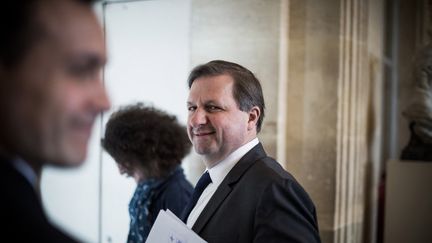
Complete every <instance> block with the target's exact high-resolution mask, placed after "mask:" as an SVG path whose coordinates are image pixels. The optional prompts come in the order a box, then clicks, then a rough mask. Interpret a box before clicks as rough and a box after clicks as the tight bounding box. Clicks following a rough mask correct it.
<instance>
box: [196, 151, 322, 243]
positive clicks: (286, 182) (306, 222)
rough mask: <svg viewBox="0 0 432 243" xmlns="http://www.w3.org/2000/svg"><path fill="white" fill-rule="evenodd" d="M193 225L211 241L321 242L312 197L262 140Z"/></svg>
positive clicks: (203, 236) (219, 188)
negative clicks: (267, 152)
mask: <svg viewBox="0 0 432 243" xmlns="http://www.w3.org/2000/svg"><path fill="white" fill-rule="evenodd" d="M192 229H193V230H194V231H195V232H196V233H198V234H199V235H200V236H201V237H202V238H203V239H205V240H206V241H208V242H209V243H229V242H241V243H246V242H255V243H258V242H262V243H271V242H320V237H319V233H318V225H317V220H316V212H315V206H314V204H313V202H312V201H311V199H310V198H309V196H308V194H307V193H306V192H305V191H304V190H303V188H302V187H301V186H300V184H299V183H298V182H297V181H296V180H295V179H294V177H293V176H292V175H291V174H289V173H288V172H287V171H285V170H284V169H283V168H282V167H281V166H280V165H279V164H278V163H277V162H276V161H275V160H274V159H272V158H270V157H267V155H266V153H265V152H264V149H263V147H262V145H261V144H258V145H256V146H255V147H254V148H253V149H252V150H250V151H249V152H248V153H247V154H246V155H244V156H243V158H241V159H240V161H239V162H238V163H237V164H236V165H235V166H234V167H233V168H232V169H231V171H230V172H229V173H228V175H227V176H226V177H225V179H224V180H223V181H222V183H221V184H220V185H219V187H218V189H217V190H216V192H215V193H214V195H213V197H212V198H211V199H210V201H209V203H208V204H207V205H206V207H205V208H204V210H203V211H202V213H201V215H200V216H199V217H198V219H197V221H196V222H195V224H194V226H193V227H192Z"/></svg>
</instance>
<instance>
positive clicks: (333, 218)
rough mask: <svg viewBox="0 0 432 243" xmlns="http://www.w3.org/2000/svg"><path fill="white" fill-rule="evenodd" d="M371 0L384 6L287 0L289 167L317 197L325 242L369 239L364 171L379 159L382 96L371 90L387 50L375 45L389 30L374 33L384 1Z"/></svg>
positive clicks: (357, 0)
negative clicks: (375, 154)
mask: <svg viewBox="0 0 432 243" xmlns="http://www.w3.org/2000/svg"><path fill="white" fill-rule="evenodd" d="M371 4H374V5H377V6H378V7H380V8H378V9H377V10H373V9H372V8H369V2H368V1H362V0H333V1H325V2H323V1H318V0H317V1H301V0H292V1H289V7H288V22H289V31H288V50H287V55H288V66H287V74H288V78H287V88H286V95H285V96H286V97H287V98H286V107H285V109H286V114H287V115H286V133H285V135H286V139H285V142H286V146H285V149H286V153H285V155H286V159H287V164H286V167H287V169H288V170H289V171H291V172H292V173H293V174H294V175H295V176H296V177H297V178H298V180H299V181H300V182H301V184H302V185H304V187H305V188H306V190H307V191H308V192H309V193H310V194H311V196H312V198H313V200H314V201H315V203H316V206H317V209H318V218H319V226H320V232H321V237H322V241H323V242H362V240H363V235H364V228H363V227H364V225H365V216H366V213H367V212H365V205H366V203H367V202H366V200H367V199H368V198H369V197H366V195H365V190H366V189H369V188H367V187H366V182H369V181H370V179H371V178H372V177H371V176H372V175H371V174H366V172H367V170H368V168H370V167H372V166H370V164H371V163H375V164H377V163H378V161H377V159H376V158H374V159H372V158H371V157H370V156H369V154H370V151H369V149H370V146H371V144H372V140H373V139H375V140H378V141H379V138H377V137H375V138H374V137H373V133H377V132H379V130H372V129H371V127H370V125H371V122H370V120H373V118H374V116H373V115H376V114H377V113H376V111H377V110H379V109H373V108H377V107H379V106H380V104H381V102H375V103H373V101H374V100H373V97H376V95H378V96H379V95H380V94H374V93H373V92H371V90H373V89H374V88H376V87H380V86H379V85H380V84H381V85H382V75H381V66H380V64H379V63H380V61H381V60H380V59H381V58H382V57H381V55H380V54H377V53H375V52H374V51H371V50H369V48H371V47H370V46H369V45H371V46H372V48H374V50H375V49H377V50H376V51H378V52H379V51H381V50H382V47H381V46H382V40H383V37H382V35H381V36H378V35H375V36H374V37H375V38H371V39H369V38H368V37H369V36H368V35H369V34H370V33H371V32H372V33H375V34H376V32H374V30H375V29H380V28H382V25H383V21H382V20H381V19H379V17H378V18H376V17H375V18H373V16H374V14H378V16H382V13H379V12H377V13H374V12H373V11H379V10H382V1H374V3H371ZM369 21H376V22H374V23H373V24H374V25H371V24H369ZM376 41H378V42H376ZM372 81H376V82H380V83H378V86H376V85H377V84H375V83H372ZM380 90H381V89H380ZM374 106H375V107H374ZM378 117H379V115H378ZM375 146H377V145H375ZM378 146H379V144H378ZM375 184H376V183H375ZM375 188H376V187H373V188H372V189H371V190H372V191H373V190H374V189H375ZM366 193H368V194H369V193H370V192H369V191H368V192H366Z"/></svg>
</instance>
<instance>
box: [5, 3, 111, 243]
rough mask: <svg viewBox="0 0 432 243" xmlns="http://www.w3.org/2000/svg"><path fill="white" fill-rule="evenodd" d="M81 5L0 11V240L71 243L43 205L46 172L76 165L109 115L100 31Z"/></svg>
mask: <svg viewBox="0 0 432 243" xmlns="http://www.w3.org/2000/svg"><path fill="white" fill-rule="evenodd" d="M90 2H91V1H85V0H15V1H7V2H6V3H3V4H2V7H1V10H0V16H1V17H0V18H1V20H0V24H1V25H0V31H1V33H2V38H1V40H0V48H1V53H0V79H1V83H0V85H1V87H0V113H1V114H2V119H1V120H0V194H1V195H2V200H0V210H1V221H2V225H3V226H2V228H1V232H0V237H2V239H5V238H6V239H9V240H10V241H13V242H75V241H74V240H73V239H71V238H70V237H69V236H67V235H65V234H64V233H63V232H61V231H60V230H58V229H57V228H56V227H54V226H52V225H51V224H50V223H49V222H48V219H47V217H46V216H45V214H44V211H43V209H42V205H41V202H40V195H39V192H40V188H39V181H40V174H41V170H42V168H43V167H44V166H45V165H47V164H50V165H55V166H61V167H74V166H78V165H81V164H82V162H83V161H84V159H85V157H86V154H87V144H88V140H89V137H90V134H91V130H92V126H93V123H94V121H95V118H96V116H97V115H98V114H99V113H100V112H102V111H104V110H106V109H108V108H109V106H110V104H109V100H108V98H107V95H106V92H105V89H104V87H103V84H102V81H101V75H100V74H101V68H102V67H103V65H104V64H105V62H106V54H105V46H104V40H103V35H102V29H101V27H100V25H99V23H98V21H97V18H96V16H95V15H94V13H93V11H92V8H91V3H90Z"/></svg>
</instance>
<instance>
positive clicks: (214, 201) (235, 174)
mask: <svg viewBox="0 0 432 243" xmlns="http://www.w3.org/2000/svg"><path fill="white" fill-rule="evenodd" d="M266 156H267V155H266V153H265V151H264V149H263V147H262V145H261V143H259V144H257V145H256V146H255V147H253V148H252V149H251V150H250V151H249V152H247V153H246V154H245V155H244V156H243V157H242V158H241V159H240V160H239V162H237V164H236V165H235V166H234V167H233V168H232V169H231V171H230V172H229V173H228V175H227V176H226V177H225V179H224V180H223V181H222V183H221V184H220V185H219V187H218V188H217V189H216V192H215V193H214V194H213V196H212V198H211V199H210V201H209V202H208V204H207V205H206V206H205V208H204V210H203V211H202V212H201V214H200V216H199V217H198V219H197V221H196V222H195V224H194V225H193V227H192V229H193V231H195V232H197V233H198V234H199V233H200V232H201V230H202V229H203V228H204V226H205V225H206V224H207V222H208V221H209V220H210V219H211V217H212V216H213V215H214V214H215V212H216V211H217V209H218V208H219V206H220V205H221V204H222V202H223V201H224V200H225V198H226V197H227V196H228V195H229V194H230V193H231V191H232V189H233V188H234V186H235V184H236V183H237V182H238V181H239V180H240V178H241V177H242V175H243V174H244V173H245V172H246V171H247V169H248V168H249V167H251V166H252V165H253V164H254V163H255V161H257V160H258V159H260V158H263V157H266Z"/></svg>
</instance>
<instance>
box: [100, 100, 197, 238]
mask: <svg viewBox="0 0 432 243" xmlns="http://www.w3.org/2000/svg"><path fill="white" fill-rule="evenodd" d="M102 147H103V148H104V149H105V150H106V151H107V152H108V153H109V154H110V155H111V156H112V157H113V158H114V160H115V161H116V163H117V166H118V168H119V171H120V173H121V174H126V175H127V176H130V177H133V178H134V179H135V181H136V182H137V187H136V189H135V193H134V195H133V197H132V199H131V201H130V203H129V214H130V219H131V220H130V229H129V235H128V240H127V242H128V243H130V242H145V240H146V239H147V236H148V234H149V232H150V229H151V227H152V225H153V223H154V221H155V220H156V217H157V214H158V213H159V211H160V210H161V209H169V210H171V211H172V212H173V213H174V214H176V215H180V214H181V212H182V210H183V208H184V207H185V205H186V204H187V202H188V201H189V198H190V196H191V195H192V191H193V187H192V185H191V184H190V183H189V182H188V181H187V180H186V177H185V175H184V173H183V169H182V168H181V166H180V164H181V161H182V159H183V158H184V157H185V156H186V155H187V154H188V153H189V151H190V148H191V143H190V141H189V138H188V136H187V133H186V128H185V127H184V126H182V125H180V124H179V123H178V122H177V120H176V117H175V116H172V115H169V114H167V113H165V112H163V111H161V110H158V109H156V108H154V107H149V106H145V105H143V104H141V103H138V104H135V105H129V106H125V107H122V108H120V109H119V110H118V111H116V112H114V113H113V114H112V115H111V117H110V119H109V121H108V123H107V125H106V130H105V137H104V138H103V139H102Z"/></svg>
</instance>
